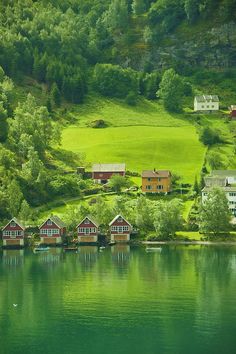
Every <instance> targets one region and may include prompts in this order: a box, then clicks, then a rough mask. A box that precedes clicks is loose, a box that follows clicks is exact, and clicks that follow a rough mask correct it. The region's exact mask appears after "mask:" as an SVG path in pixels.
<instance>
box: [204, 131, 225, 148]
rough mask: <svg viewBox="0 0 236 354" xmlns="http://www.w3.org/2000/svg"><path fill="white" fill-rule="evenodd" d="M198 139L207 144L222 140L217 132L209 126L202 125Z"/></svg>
mask: <svg viewBox="0 0 236 354" xmlns="http://www.w3.org/2000/svg"><path fill="white" fill-rule="evenodd" d="M200 141H201V142H202V143H203V144H204V145H208V146H211V145H214V144H218V143H221V142H223V141H222V139H221V137H220V135H219V133H218V132H217V131H216V130H214V129H212V128H210V127H204V128H203V129H202V131H201V133H200Z"/></svg>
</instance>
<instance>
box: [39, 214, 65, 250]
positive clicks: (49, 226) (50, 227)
mask: <svg viewBox="0 0 236 354" xmlns="http://www.w3.org/2000/svg"><path fill="white" fill-rule="evenodd" d="M39 233H40V240H41V243H43V244H60V243H62V238H63V236H65V234H66V225H65V223H64V222H63V221H62V220H61V219H60V218H59V217H58V216H56V215H53V216H51V217H50V218H48V219H47V220H46V221H44V223H43V224H42V225H40V226H39Z"/></svg>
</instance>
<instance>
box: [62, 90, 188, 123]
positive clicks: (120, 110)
mask: <svg viewBox="0 0 236 354" xmlns="http://www.w3.org/2000/svg"><path fill="white" fill-rule="evenodd" d="M67 116H68V118H69V119H70V118H71V119H73V120H76V124H77V125H78V126H80V127H86V126H88V124H89V123H90V122H92V121H94V120H97V119H103V120H104V121H105V122H106V123H107V125H108V126H114V127H124V126H134V125H135V126H137V125H142V126H161V127H162V126H163V127H179V126H185V125H189V124H191V123H190V121H191V120H192V116H191V115H189V118H186V117H185V116H184V115H181V114H173V113H169V112H167V111H166V110H165V109H164V107H163V105H162V104H161V103H159V102H158V101H148V100H146V99H144V98H141V97H140V98H139V100H138V104H137V105H136V106H129V105H127V104H125V103H124V101H121V100H118V99H114V98H113V99H109V98H106V97H102V98H101V97H97V96H93V97H89V96H88V97H87V98H86V100H85V102H84V103H83V104H82V105H73V106H70V108H69V113H67Z"/></svg>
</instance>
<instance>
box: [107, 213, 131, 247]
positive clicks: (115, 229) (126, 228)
mask: <svg viewBox="0 0 236 354" xmlns="http://www.w3.org/2000/svg"><path fill="white" fill-rule="evenodd" d="M109 228H110V235H111V242H129V240H130V234H131V231H132V226H131V224H130V223H129V222H128V221H127V220H125V218H123V216H121V215H117V216H116V217H115V218H114V219H113V220H112V221H111V222H110V224H109Z"/></svg>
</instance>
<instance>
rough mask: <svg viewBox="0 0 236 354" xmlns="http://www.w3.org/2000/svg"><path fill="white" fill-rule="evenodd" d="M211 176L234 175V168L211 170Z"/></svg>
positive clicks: (235, 173)
mask: <svg viewBox="0 0 236 354" xmlns="http://www.w3.org/2000/svg"><path fill="white" fill-rule="evenodd" d="M211 176H212V177H235V178H236V170H213V171H212V172H211Z"/></svg>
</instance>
